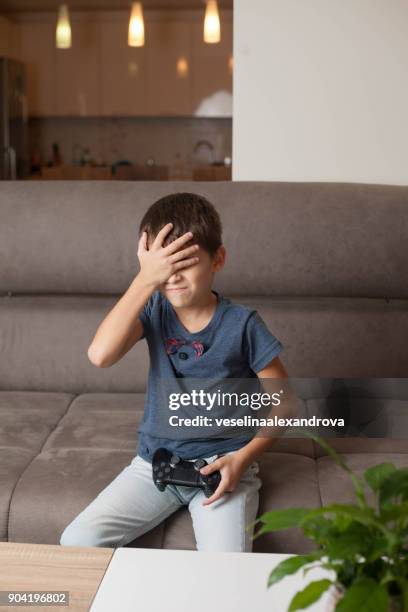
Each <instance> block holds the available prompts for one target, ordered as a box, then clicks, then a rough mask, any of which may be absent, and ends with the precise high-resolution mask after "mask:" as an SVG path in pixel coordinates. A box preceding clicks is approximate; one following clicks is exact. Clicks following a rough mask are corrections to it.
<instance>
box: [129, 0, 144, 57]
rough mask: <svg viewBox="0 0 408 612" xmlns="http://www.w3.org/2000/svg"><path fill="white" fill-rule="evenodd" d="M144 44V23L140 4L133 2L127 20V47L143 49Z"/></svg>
mask: <svg viewBox="0 0 408 612" xmlns="http://www.w3.org/2000/svg"><path fill="white" fill-rule="evenodd" d="M144 43H145V37H144V21H143V8H142V3H141V2H133V3H132V10H131V14H130V20H129V34H128V45H129V47H143V45H144Z"/></svg>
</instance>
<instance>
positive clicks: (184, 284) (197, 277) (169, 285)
mask: <svg viewBox="0 0 408 612" xmlns="http://www.w3.org/2000/svg"><path fill="white" fill-rule="evenodd" d="M193 241H194V239H193ZM194 256H197V257H198V258H199V261H198V262H197V263H196V264H193V265H192V266H189V267H188V268H183V269H182V270H179V271H178V272H175V273H174V274H172V276H170V278H168V279H167V282H165V283H163V284H162V285H161V286H160V288H159V289H160V292H161V293H162V294H163V295H164V296H165V297H166V298H167V299H168V300H169V302H170V303H171V304H172V306H175V307H186V306H187V307H188V306H193V305H195V304H198V303H199V302H200V300H201V299H205V298H206V297H207V296H208V294H209V293H210V292H211V287H212V284H213V279H214V274H215V273H216V272H218V270H221V268H222V267H223V266H224V263H225V248H224V247H223V246H220V247H219V249H218V251H217V252H216V253H215V255H213V256H211V255H210V254H209V253H208V252H207V251H205V250H204V249H203V248H202V247H200V248H199V249H198V251H197V252H196V253H194Z"/></svg>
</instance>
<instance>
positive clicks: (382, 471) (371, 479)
mask: <svg viewBox="0 0 408 612" xmlns="http://www.w3.org/2000/svg"><path fill="white" fill-rule="evenodd" d="M396 469H397V468H396V467H395V465H394V464H393V463H389V462H388V463H379V464H378V465H374V466H373V467H370V468H368V470H366V471H365V472H364V478H365V480H366V482H367V483H368V484H369V485H370V487H371V488H372V490H373V491H378V490H379V489H380V487H381V485H382V483H383V482H384V480H385V479H386V478H388V476H389V475H390V474H392V473H393V472H395V470H396Z"/></svg>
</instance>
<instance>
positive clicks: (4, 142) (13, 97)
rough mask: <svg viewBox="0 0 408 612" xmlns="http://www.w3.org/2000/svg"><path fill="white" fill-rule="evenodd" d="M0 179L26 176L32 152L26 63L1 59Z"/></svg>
mask: <svg viewBox="0 0 408 612" xmlns="http://www.w3.org/2000/svg"><path fill="white" fill-rule="evenodd" d="M0 150H1V155H0V180H17V179H24V178H26V177H27V176H28V174H29V171H30V160H29V152H28V111H27V74H26V68H25V66H24V64H22V63H21V62H18V61H15V60H11V59H8V58H0Z"/></svg>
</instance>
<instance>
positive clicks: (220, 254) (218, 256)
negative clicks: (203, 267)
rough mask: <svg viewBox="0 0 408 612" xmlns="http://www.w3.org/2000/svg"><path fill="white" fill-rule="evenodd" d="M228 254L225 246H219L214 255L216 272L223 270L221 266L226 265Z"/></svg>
mask: <svg viewBox="0 0 408 612" xmlns="http://www.w3.org/2000/svg"><path fill="white" fill-rule="evenodd" d="M226 256H227V252H226V250H225V246H224V245H221V246H220V247H218V249H217V251H216V253H215V255H214V259H213V270H214V272H218V271H219V270H221V268H223V267H224V264H225V258H226Z"/></svg>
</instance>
